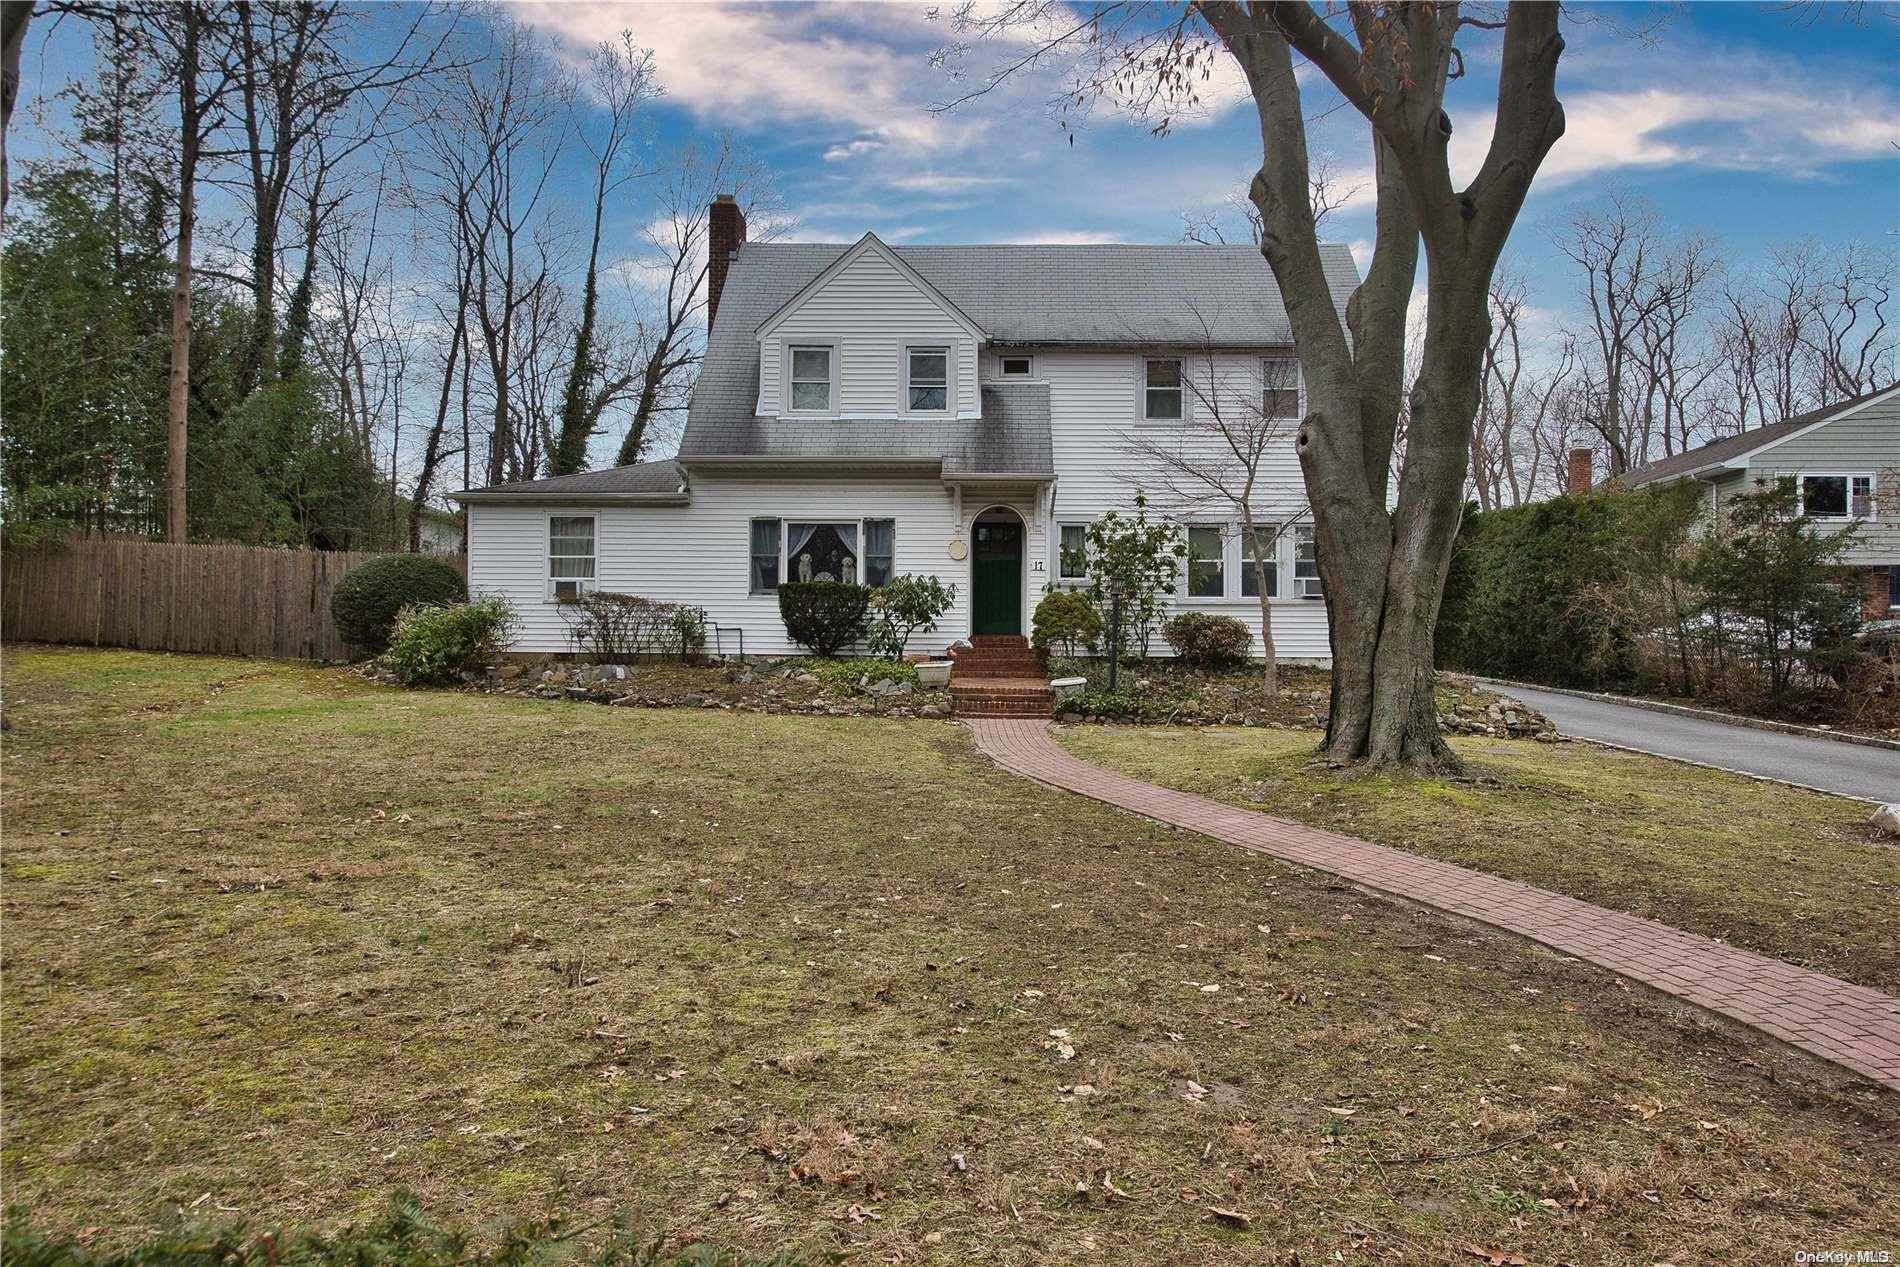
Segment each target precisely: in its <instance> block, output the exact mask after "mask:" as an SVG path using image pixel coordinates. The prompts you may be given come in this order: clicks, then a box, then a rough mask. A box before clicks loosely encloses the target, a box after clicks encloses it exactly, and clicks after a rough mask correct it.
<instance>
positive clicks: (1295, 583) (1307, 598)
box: [1287, 523, 1326, 603]
mask: <svg viewBox="0 0 1900 1267" xmlns="http://www.w3.org/2000/svg"><path fill="white" fill-rule="evenodd" d="M1302 529H1304V530H1305V531H1306V532H1309V533H1311V534H1312V536H1313V571H1314V573H1315V575H1314V576H1312V577H1302V576H1301V575H1300V532H1301V530H1302ZM1287 532H1288V535H1289V536H1291V537H1292V538H1293V549H1292V550H1291V551H1290V552H1289V554H1290V555H1291V557H1290V558H1288V560H1287V579H1288V581H1289V585H1288V589H1287V597H1288V598H1290V599H1294V600H1296V601H1304V602H1309V603H1318V602H1324V601H1325V597H1326V595H1325V593H1324V591H1323V590H1322V592H1321V593H1318V594H1307V593H1304V592H1302V591H1301V589H1300V582H1301V581H1303V580H1316V581H1320V582H1321V584H1322V586H1323V585H1324V583H1325V580H1324V578H1323V577H1321V576H1319V575H1318V572H1319V528H1318V527H1317V525H1314V524H1310V523H1294V524H1288V525H1287Z"/></svg>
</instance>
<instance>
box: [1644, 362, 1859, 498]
mask: <svg viewBox="0 0 1900 1267" xmlns="http://www.w3.org/2000/svg"><path fill="white" fill-rule="evenodd" d="M1891 390H1893V389H1892V388H1891V387H1881V388H1876V389H1875V390H1874V391H1871V392H1867V393H1866V394H1865V395H1861V396H1855V397H1853V398H1852V399H1849V400H1841V401H1836V402H1835V403H1834V404H1831V405H1827V406H1825V407H1823V408H1821V409H1811V410H1809V411H1808V412H1807V413H1804V414H1797V415H1796V416H1795V417H1793V418H1789V419H1786V420H1784V421H1782V422H1771V423H1769V424H1768V425H1766V426H1762V427H1756V428H1755V429H1754V430H1753V431H1744V432H1742V433H1741V434H1740V435H1737V436H1729V437H1728V438H1727V439H1725V440H1711V441H1710V442H1709V443H1707V444H1705V445H1702V446H1700V447H1699V448H1694V449H1689V450H1686V451H1685V452H1682V453H1678V454H1675V455H1674V456H1672V457H1666V458H1664V459H1662V460H1661V461H1660V462H1651V463H1650V464H1649V465H1648V466H1639V467H1637V468H1636V469H1635V470H1633V471H1627V472H1625V473H1624V474H1623V476H1622V478H1621V479H1620V480H1619V481H1618V482H1619V483H1621V484H1623V485H1624V486H1625V487H1627V488H1637V487H1640V486H1642V485H1644V484H1654V483H1657V482H1658V481H1661V480H1669V479H1676V478H1678V477H1680V476H1684V475H1688V474H1690V473H1691V472H1694V471H1700V470H1704V469H1706V468H1708V467H1711V466H1721V465H1724V464H1726V463H1729V462H1733V461H1736V460H1737V459H1739V458H1744V457H1747V456H1748V455H1749V454H1750V453H1753V452H1754V451H1755V450H1756V449H1759V448H1761V447H1762V446H1763V445H1764V444H1768V443H1771V442H1772V441H1775V440H1780V439H1783V438H1784V437H1787V436H1791V435H1793V434H1794V433H1795V432H1797V431H1799V430H1801V428H1803V427H1811V426H1813V425H1814V424H1815V423H1817V422H1823V421H1825V420H1826V419H1828V418H1831V417H1833V416H1834V415H1835V414H1838V413H1841V412H1843V411H1844V410H1847V409H1851V408H1853V407H1854V406H1855V405H1858V404H1860V403H1862V402H1863V401H1867V400H1871V399H1873V398H1874V397H1875V396H1878V395H1880V394H1881V393H1883V392H1888V391H1891Z"/></svg>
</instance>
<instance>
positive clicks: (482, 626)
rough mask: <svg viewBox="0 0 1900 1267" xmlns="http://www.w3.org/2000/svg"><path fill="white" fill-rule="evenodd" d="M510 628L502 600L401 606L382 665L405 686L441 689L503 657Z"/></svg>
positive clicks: (512, 621) (510, 615)
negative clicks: (457, 678) (446, 684)
mask: <svg viewBox="0 0 1900 1267" xmlns="http://www.w3.org/2000/svg"><path fill="white" fill-rule="evenodd" d="M514 630H515V613H514V609H513V608H512V607H510V606H509V605H508V601H507V600H506V599H503V598H478V599H476V600H475V601H474V602H471V603H452V604H449V605H447V606H429V607H405V608H403V610H402V614H401V615H400V616H398V617H397V618H396V629H395V632H394V633H393V634H391V635H390V639H389V650H387V651H385V652H384V653H383V656H382V663H383V664H384V665H386V666H387V667H388V668H389V670H390V671H391V672H392V673H394V674H395V675H396V677H397V678H398V679H399V680H400V681H401V682H402V684H403V685H404V686H441V685H443V684H445V683H448V682H452V681H454V680H455V678H456V677H457V675H459V674H461V673H462V672H464V671H465V670H469V669H478V668H480V667H481V666H483V665H484V664H487V663H488V662H489V661H491V660H493V659H494V658H495V657H496V656H497V655H499V654H501V652H502V650H503V649H504V648H505V647H506V646H507V645H508V642H509V640H510V639H511V638H512V637H513V636H514Z"/></svg>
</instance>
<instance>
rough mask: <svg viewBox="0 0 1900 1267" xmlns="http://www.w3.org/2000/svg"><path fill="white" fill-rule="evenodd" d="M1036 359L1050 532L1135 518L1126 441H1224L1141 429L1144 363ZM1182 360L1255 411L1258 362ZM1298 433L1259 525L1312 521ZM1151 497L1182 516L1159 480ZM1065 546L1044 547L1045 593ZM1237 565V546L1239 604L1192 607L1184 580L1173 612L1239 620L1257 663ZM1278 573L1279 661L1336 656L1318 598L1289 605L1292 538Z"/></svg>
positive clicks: (1206, 382) (1256, 618)
mask: <svg viewBox="0 0 1900 1267" xmlns="http://www.w3.org/2000/svg"><path fill="white" fill-rule="evenodd" d="M1032 352H1033V355H1034V356H1035V358H1036V362H1035V368H1034V377H1035V378H1036V379H1039V380H1042V381H1046V382H1047V383H1048V384H1049V414H1050V429H1051V439H1052V441H1053V444H1054V449H1055V468H1056V473H1057V485H1056V494H1055V508H1054V514H1053V515H1052V516H1051V520H1052V523H1076V522H1088V521H1090V520H1093V519H1096V518H1098V517H1099V516H1101V515H1102V514H1103V513H1104V512H1106V511H1108V510H1111V509H1113V510H1120V511H1123V512H1126V511H1128V510H1130V509H1132V507H1133V504H1134V496H1135V493H1136V492H1137V491H1138V490H1143V481H1142V480H1141V479H1140V477H1139V475H1138V474H1137V465H1138V463H1137V460H1136V459H1135V458H1134V457H1133V456H1131V455H1130V454H1129V452H1128V448H1127V438H1128V437H1142V438H1154V437H1160V438H1162V439H1163V440H1165V441H1167V442H1171V443H1174V444H1177V445H1188V446H1190V448H1192V449H1194V450H1196V451H1198V452H1200V453H1202V454H1204V455H1207V456H1213V455H1215V454H1216V453H1217V449H1216V447H1215V446H1217V445H1218V443H1219V441H1218V439H1217V438H1215V437H1214V436H1212V435H1210V434H1209V433H1208V432H1206V431H1205V430H1204V429H1196V428H1195V427H1193V426H1192V425H1190V426H1187V427H1183V426H1180V425H1175V424H1168V423H1154V422H1144V421H1141V420H1140V417H1139V409H1140V401H1141V388H1142V377H1141V375H1142V373H1143V369H1142V360H1143V354H1139V353H1136V352H1096V351H1087V352H1084V351H1071V350H1065V349H1042V348H1037V349H1032ZM1181 359H1182V361H1183V364H1184V368H1185V370H1186V372H1187V374H1188V375H1189V376H1190V377H1191V378H1193V379H1194V381H1195V382H1196V383H1198V384H1200V385H1201V389H1202V391H1203V392H1205V393H1209V394H1211V392H1212V389H1213V388H1212V386H1210V382H1211V384H1212V385H1217V386H1218V387H1220V388H1221V389H1222V391H1221V395H1222V397H1223V398H1224V399H1231V400H1233V401H1234V403H1235V404H1236V405H1237V406H1239V405H1241V404H1242V398H1245V401H1246V402H1247V404H1249V405H1250V404H1251V403H1252V402H1253V400H1255V399H1256V397H1255V395H1254V393H1256V392H1258V391H1259V390H1260V386H1261V380H1260V359H1261V358H1260V356H1259V355H1257V354H1251V353H1248V354H1242V353H1232V354H1227V353H1221V354H1217V355H1216V356H1215V357H1214V358H1213V365H1212V367H1211V371H1210V367H1209V365H1208V357H1207V354H1206V353H1205V352H1204V351H1203V352H1196V351H1192V350H1190V351H1185V352H1183V353H1182V354H1181ZM993 364H994V359H993V358H992V365H993ZM987 372H990V373H995V372H996V370H995V369H994V368H991V369H989V370H987ZM1189 396H1190V399H1189V400H1188V402H1187V412H1188V413H1189V414H1190V415H1192V414H1193V413H1194V412H1195V410H1196V408H1197V406H1198V407H1200V408H1203V409H1204V408H1205V406H1204V405H1199V402H1196V401H1195V400H1193V399H1192V398H1191V397H1192V393H1191V392H1190V393H1189ZM1297 425H1298V423H1297V420H1295V419H1289V420H1287V422H1286V424H1285V426H1284V432H1285V435H1284V439H1283V440H1279V441H1276V443H1275V445H1274V448H1273V452H1272V455H1271V458H1270V460H1269V461H1268V462H1267V463H1266V464H1265V469H1264V470H1263V472H1262V474H1263V477H1264V478H1263V482H1264V485H1265V487H1264V488H1262V489H1259V490H1257V491H1256V494H1255V498H1254V505H1255V509H1256V511H1258V512H1261V514H1262V522H1267V521H1269V520H1270V519H1283V520H1287V521H1291V520H1294V519H1310V516H1307V515H1306V514H1305V512H1304V506H1305V500H1306V494H1305V488H1304V484H1303V482H1302V480H1301V476H1300V465H1299V459H1298V457H1297V456H1296V455H1295V453H1294V448H1293V441H1294V433H1295V430H1296V429H1297ZM1145 491H1146V492H1147V493H1148V496H1149V513H1150V514H1155V513H1158V512H1162V513H1170V514H1172V513H1173V512H1174V511H1175V510H1176V508H1175V507H1172V506H1170V505H1168V504H1167V499H1166V497H1165V496H1164V495H1163V494H1162V493H1161V492H1160V490H1159V489H1158V488H1157V487H1156V485H1155V484H1154V482H1153V480H1152V478H1151V479H1150V480H1149V481H1147V483H1146V486H1145ZM1181 517H1182V518H1185V519H1192V520H1194V521H1195V522H1210V523H1211V522H1217V521H1221V520H1232V519H1234V518H1236V516H1233V515H1230V514H1228V513H1227V512H1225V511H1222V510H1218V509H1215V508H1213V507H1211V506H1210V507H1208V508H1207V509H1206V510H1205V511H1201V512H1196V513H1191V514H1184V515H1182V516H1181ZM1059 544H1060V541H1059V537H1058V535H1057V534H1056V533H1055V532H1054V530H1053V527H1052V528H1051V530H1050V532H1049V533H1048V534H1047V535H1046V536H1045V538H1044V540H1043V541H1042V543H1041V546H1040V548H1041V550H1042V551H1043V553H1042V556H1041V559H1040V560H1039V562H1041V564H1042V569H1043V570H1042V571H1041V572H1038V573H1036V579H1037V581H1038V589H1040V582H1041V581H1042V580H1044V579H1046V578H1049V577H1053V576H1055V575H1056V563H1057V561H1056V552H1057V549H1058V548H1059ZM1239 565H1240V564H1239V551H1238V546H1237V543H1236V542H1233V541H1230V543H1229V546H1228V549H1227V584H1228V592H1229V593H1230V594H1231V595H1234V597H1231V598H1226V599H1221V600H1212V599H1208V600H1189V599H1187V598H1186V597H1185V593H1186V583H1185V578H1183V581H1182V583H1181V585H1180V590H1179V594H1178V595H1177V599H1176V602H1175V608H1176V610H1180V611H1186V610H1203V611H1214V612H1218V613H1220V614H1221V615H1225V616H1235V617H1238V618H1239V619H1241V620H1243V621H1245V622H1246V624H1247V627H1248V628H1249V629H1251V630H1253V633H1254V637H1255V639H1256V641H1255V643H1254V651H1255V654H1259V653H1260V651H1261V644H1260V642H1259V641H1258V639H1259V637H1260V604H1259V601H1258V600H1257V599H1254V598H1242V597H1239V594H1240V581H1239V570H1238V569H1239ZM1033 567H1034V564H1032V568H1033ZM1279 569H1280V576H1279V593H1280V595H1281V596H1280V597H1279V598H1277V599H1275V600H1274V603H1273V637H1274V648H1275V650H1276V652H1277V653H1278V654H1279V655H1280V656H1281V657H1283V658H1288V659H1300V660H1326V659H1328V658H1329V657H1330V655H1331V647H1330V645H1329V644H1328V642H1327V638H1326V605H1325V604H1324V603H1323V602H1320V601H1318V600H1314V599H1296V598H1292V597H1290V595H1291V594H1292V592H1293V540H1292V534H1291V533H1290V532H1289V533H1288V534H1287V535H1286V537H1285V538H1284V539H1283V540H1282V541H1281V542H1280V565H1279ZM1151 650H1154V651H1156V652H1159V653H1160V654H1163V655H1165V654H1167V651H1168V648H1167V645H1166V643H1164V642H1162V641H1161V640H1160V639H1159V638H1157V639H1156V640H1155V645H1154V646H1153V647H1152V648H1151Z"/></svg>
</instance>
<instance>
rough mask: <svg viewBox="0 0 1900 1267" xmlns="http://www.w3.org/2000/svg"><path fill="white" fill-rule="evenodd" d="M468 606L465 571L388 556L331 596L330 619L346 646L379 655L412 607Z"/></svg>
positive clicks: (362, 568)
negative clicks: (399, 616)
mask: <svg viewBox="0 0 1900 1267" xmlns="http://www.w3.org/2000/svg"><path fill="white" fill-rule="evenodd" d="M467 601H468V582H467V581H465V580H464V579H462V570H461V569H460V568H458V567H456V566H455V565H454V564H453V563H450V562H449V561H448V560H447V559H438V558H435V557H433V556H431V555H427V554H385V555H383V556H382V557H381V558H376V559H371V560H370V561H369V562H367V563H364V564H361V565H359V566H357V567H354V568H351V569H350V570H349V572H347V573H346V574H345V575H344V577H343V579H342V580H340V581H338V582H337V586H336V589H335V590H334V591H332V592H331V594H330V619H331V620H333V621H335V622H336V631H337V632H338V633H339V634H341V635H343V641H345V642H347V643H349V644H350V645H351V646H352V647H355V648H356V649H357V650H359V651H362V652H365V653H366V654H369V655H376V654H378V653H379V652H381V651H382V650H383V648H385V647H387V646H388V645H389V634H390V631H391V630H392V629H394V628H395V627H396V613H398V612H400V611H401V610H402V609H403V608H405V607H408V606H409V605H410V604H412V603H462V602H467Z"/></svg>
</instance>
